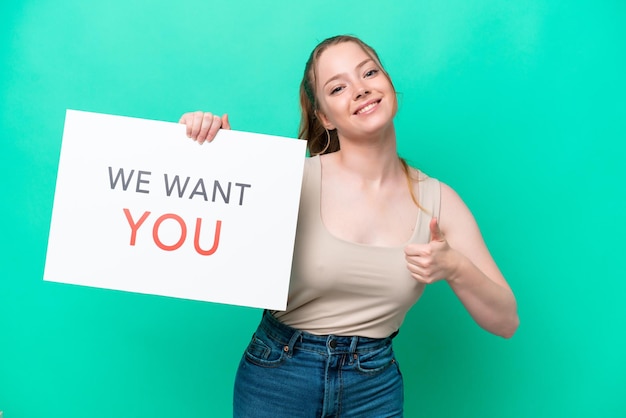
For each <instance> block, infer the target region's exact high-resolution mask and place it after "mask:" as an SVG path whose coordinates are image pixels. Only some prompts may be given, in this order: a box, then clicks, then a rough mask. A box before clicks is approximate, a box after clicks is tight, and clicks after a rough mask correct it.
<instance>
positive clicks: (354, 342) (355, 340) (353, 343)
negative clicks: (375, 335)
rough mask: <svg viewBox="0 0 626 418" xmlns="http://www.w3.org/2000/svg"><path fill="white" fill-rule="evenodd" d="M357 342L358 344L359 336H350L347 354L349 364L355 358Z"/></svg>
mask: <svg viewBox="0 0 626 418" xmlns="http://www.w3.org/2000/svg"><path fill="white" fill-rule="evenodd" d="M358 344H359V337H357V336H354V337H352V341H351V342H350V354H349V356H350V360H349V362H350V364H353V363H354V361H355V360H356V358H357V354H356V350H357V346H358Z"/></svg>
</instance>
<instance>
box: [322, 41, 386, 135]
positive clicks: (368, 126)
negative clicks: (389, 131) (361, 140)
mask: <svg viewBox="0 0 626 418" xmlns="http://www.w3.org/2000/svg"><path fill="white" fill-rule="evenodd" d="M316 70H317V71H316V73H317V77H316V80H317V85H316V86H315V89H316V95H317V99H318V104H319V110H318V116H319V118H320V120H321V121H322V124H323V125H324V127H325V128H326V129H329V130H332V129H337V133H338V134H339V136H340V137H355V138H356V137H360V136H365V135H371V134H375V133H377V132H380V131H381V130H383V129H385V128H386V127H388V126H389V125H390V124H392V123H393V117H394V116H395V112H396V94H395V90H394V88H393V86H392V84H391V82H390V81H389V79H388V78H387V76H386V75H385V74H384V73H383V71H382V69H381V68H380V66H379V65H378V64H377V63H376V61H375V60H373V59H372V58H371V57H370V56H369V55H368V54H367V53H366V52H365V51H364V50H363V49H362V48H361V46H359V45H358V44H356V43H354V42H343V43H340V44H337V45H333V46H330V47H328V48H327V49H326V50H325V51H324V52H322V54H321V55H320V57H319V58H318V61H317V68H316Z"/></svg>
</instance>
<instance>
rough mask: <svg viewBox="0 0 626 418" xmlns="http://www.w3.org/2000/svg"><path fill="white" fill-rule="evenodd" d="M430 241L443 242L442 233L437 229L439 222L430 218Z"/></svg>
mask: <svg viewBox="0 0 626 418" xmlns="http://www.w3.org/2000/svg"><path fill="white" fill-rule="evenodd" d="M430 240H431V241H444V240H445V238H444V236H443V232H441V229H439V220H438V219H437V218H432V219H431V220H430Z"/></svg>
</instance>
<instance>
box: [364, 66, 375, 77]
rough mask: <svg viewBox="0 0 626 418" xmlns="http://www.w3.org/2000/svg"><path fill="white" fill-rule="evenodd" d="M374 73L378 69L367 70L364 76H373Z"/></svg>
mask: <svg viewBox="0 0 626 418" xmlns="http://www.w3.org/2000/svg"><path fill="white" fill-rule="evenodd" d="M376 73H378V70H377V69H375V68H374V69H372V70H369V71H368V72H366V73H365V77H372V76H373V75H375V74H376Z"/></svg>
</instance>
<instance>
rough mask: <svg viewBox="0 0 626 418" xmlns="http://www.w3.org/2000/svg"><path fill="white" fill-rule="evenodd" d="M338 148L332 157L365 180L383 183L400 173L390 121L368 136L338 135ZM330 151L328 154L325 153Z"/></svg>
mask: <svg viewBox="0 0 626 418" xmlns="http://www.w3.org/2000/svg"><path fill="white" fill-rule="evenodd" d="M340 142H341V149H340V150H339V151H337V152H336V153H333V154H336V155H333V160H334V161H335V162H336V163H337V164H338V165H339V166H340V167H341V168H343V169H346V170H348V171H349V172H350V173H351V174H354V175H357V176H359V177H361V178H362V180H363V181H365V182H372V183H380V184H382V183H384V182H385V181H387V180H389V179H392V178H395V177H396V176H398V175H402V176H403V175H404V174H403V173H404V172H403V168H402V163H401V162H400V159H399V158H398V150H397V146H396V135H395V129H394V127H393V125H392V126H391V127H390V128H389V129H388V130H387V131H386V132H384V133H382V134H380V135H378V136H373V137H369V138H358V139H347V138H343V139H342V138H340ZM330 155H332V154H329V156H330Z"/></svg>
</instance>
